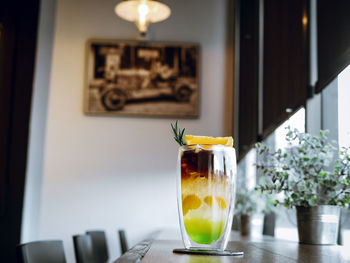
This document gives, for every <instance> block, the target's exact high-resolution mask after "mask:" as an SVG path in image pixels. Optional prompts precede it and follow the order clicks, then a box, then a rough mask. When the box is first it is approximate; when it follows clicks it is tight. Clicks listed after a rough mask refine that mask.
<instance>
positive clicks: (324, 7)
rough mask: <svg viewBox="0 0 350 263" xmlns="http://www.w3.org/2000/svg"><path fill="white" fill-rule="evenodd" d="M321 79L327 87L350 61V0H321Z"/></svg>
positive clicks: (319, 7)
mask: <svg viewBox="0 0 350 263" xmlns="http://www.w3.org/2000/svg"><path fill="white" fill-rule="evenodd" d="M317 31H318V32H317V36H318V79H319V80H318V83H317V86H316V92H320V91H321V90H322V89H323V88H325V87H326V86H327V85H328V84H329V83H330V82H331V81H332V80H333V79H334V78H336V77H337V76H338V74H339V73H340V72H341V71H342V70H343V69H344V68H345V67H346V66H347V65H349V64H350V1H349V0H332V1H330V0H318V1H317Z"/></svg>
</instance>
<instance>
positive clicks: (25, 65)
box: [0, 0, 39, 262]
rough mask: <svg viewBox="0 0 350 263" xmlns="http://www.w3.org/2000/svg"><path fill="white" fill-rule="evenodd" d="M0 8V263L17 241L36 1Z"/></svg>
mask: <svg viewBox="0 0 350 263" xmlns="http://www.w3.org/2000/svg"><path fill="white" fill-rule="evenodd" d="M1 4H2V5H1V8H0V24H1V27H2V32H1V35H0V262H16V253H15V251H16V250H15V248H16V245H17V244H18V243H19V242H20V236H21V222H22V206H23V193H24V183H25V173H26V162H27V146H28V130H29V116H30V105H31V95H32V87H33V75H34V61H35V50H36V34H37V23H38V12H39V0H27V1H3V2H1Z"/></svg>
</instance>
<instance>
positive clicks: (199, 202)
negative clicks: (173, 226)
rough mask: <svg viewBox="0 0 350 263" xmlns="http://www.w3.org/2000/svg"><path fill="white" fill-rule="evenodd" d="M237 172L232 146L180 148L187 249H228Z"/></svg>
mask: <svg viewBox="0 0 350 263" xmlns="http://www.w3.org/2000/svg"><path fill="white" fill-rule="evenodd" d="M236 170H237V168H236V154H235V150H234V148H232V147H228V146H222V145H186V146H182V147H180V149H179V155H178V180H177V190H178V208H179V220H180V228H181V234H182V240H183V243H184V245H185V247H186V248H187V249H207V250H219V251H223V250H225V248H226V245H227V242H228V238H229V234H230V230H231V224H232V217H233V209H234V198H235V186H236Z"/></svg>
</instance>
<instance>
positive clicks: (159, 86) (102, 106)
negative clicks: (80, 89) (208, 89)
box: [85, 40, 199, 118]
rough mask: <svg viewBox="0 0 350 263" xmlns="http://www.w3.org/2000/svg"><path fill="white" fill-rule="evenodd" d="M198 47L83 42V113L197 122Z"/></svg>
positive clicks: (161, 43) (135, 42)
mask: <svg viewBox="0 0 350 263" xmlns="http://www.w3.org/2000/svg"><path fill="white" fill-rule="evenodd" d="M198 71H199V45H198V44H189V43H188V44H185V43H181V44H178V43H165V42H137V41H114V40H112V41H109V40H89V41H88V43H87V63H86V82H85V83H86V84H85V112H86V113H87V114H104V115H105V114H109V115H129V116H130V115H134V116H153V117H185V118H186V117H187V118H196V117H198V105H199V102H198V100H199V99H198V98H199V76H198Z"/></svg>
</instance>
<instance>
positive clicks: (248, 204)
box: [235, 189, 257, 236]
mask: <svg viewBox="0 0 350 263" xmlns="http://www.w3.org/2000/svg"><path fill="white" fill-rule="evenodd" d="M256 212H257V203H256V192H255V191H254V190H247V189H241V190H240V191H238V192H237V194H236V203H235V215H236V216H237V217H238V222H239V230H240V233H241V235H242V236H247V235H250V232H251V227H252V224H251V219H252V215H253V214H254V213H256Z"/></svg>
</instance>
